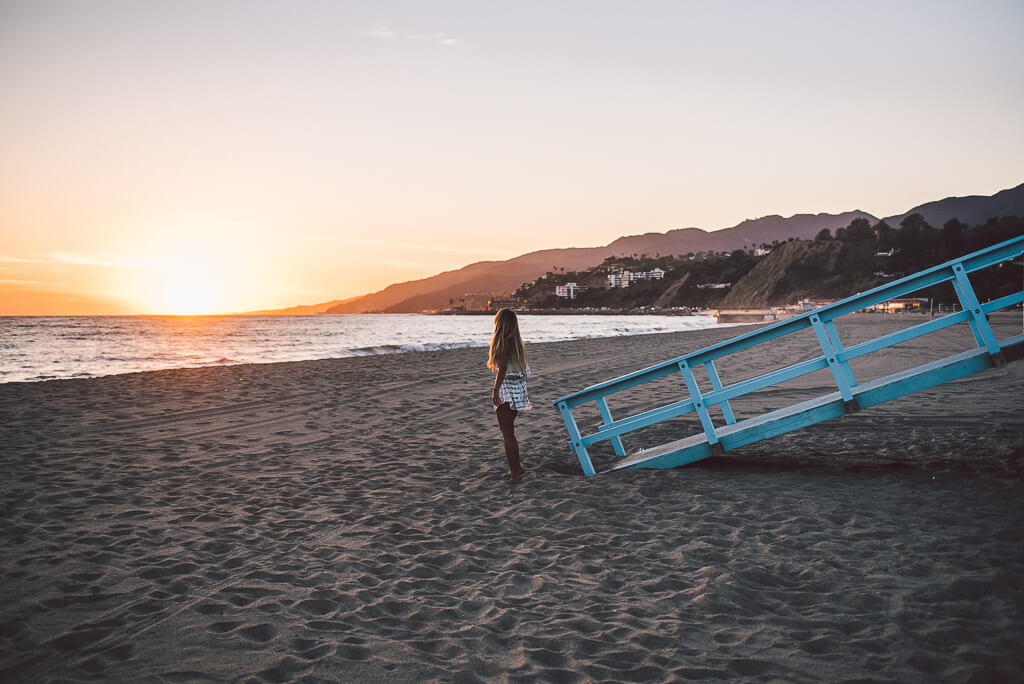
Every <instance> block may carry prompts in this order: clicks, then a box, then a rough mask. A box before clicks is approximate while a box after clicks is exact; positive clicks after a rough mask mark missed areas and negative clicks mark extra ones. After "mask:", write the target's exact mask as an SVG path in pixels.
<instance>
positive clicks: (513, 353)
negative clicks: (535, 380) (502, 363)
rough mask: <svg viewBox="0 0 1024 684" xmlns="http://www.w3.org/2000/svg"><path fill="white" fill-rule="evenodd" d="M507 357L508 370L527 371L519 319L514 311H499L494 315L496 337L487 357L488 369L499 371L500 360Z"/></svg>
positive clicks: (493, 338)
mask: <svg viewBox="0 0 1024 684" xmlns="http://www.w3.org/2000/svg"><path fill="white" fill-rule="evenodd" d="M502 356H504V357H505V359H506V362H507V367H508V370H511V371H524V370H526V347H525V346H524V345H523V338H522V336H521V335H520V334H519V319H518V318H516V312H515V311H513V310H512V309H499V310H498V313H496V314H495V315H494V337H492V338H491V351H490V353H489V354H488V356H487V367H488V368H490V369H491V370H492V371H494V372H497V371H498V359H500V358H501V357H502Z"/></svg>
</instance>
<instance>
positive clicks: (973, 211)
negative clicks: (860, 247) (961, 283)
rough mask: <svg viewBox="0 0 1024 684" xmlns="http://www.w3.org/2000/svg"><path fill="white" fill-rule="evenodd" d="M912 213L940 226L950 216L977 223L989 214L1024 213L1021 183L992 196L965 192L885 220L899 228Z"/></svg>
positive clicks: (1023, 189)
mask: <svg viewBox="0 0 1024 684" xmlns="http://www.w3.org/2000/svg"><path fill="white" fill-rule="evenodd" d="M911 214H920V215H921V216H923V217H924V220H925V221H927V222H928V224H929V225H931V226H933V227H935V228H941V227H942V226H944V225H945V223H946V221H948V220H950V219H953V218H955V219H960V220H961V221H963V222H964V223H966V224H967V225H968V226H976V225H978V224H981V223H984V222H985V221H987V220H988V219H990V218H998V217H1001V216H1024V183H1022V184H1021V185H1018V186H1017V187H1015V188H1010V189H1008V190H1002V191H1000V192H997V193H996V194H994V195H991V196H986V195H968V196H967V197H947V198H946V199H941V200H937V201H935V202H928V203H927V204H922V205H920V206H918V207H914V208H913V209H911V210H910V211H908V212H906V213H903V214H899V215H897V216H889V217H887V218H886V219H885V222H886V223H888V224H889V225H890V226H892V227H893V228H898V227H899V225H900V221H902V220H903V219H905V218H906V217H907V216H910V215H911Z"/></svg>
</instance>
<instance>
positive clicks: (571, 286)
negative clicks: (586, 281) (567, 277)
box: [555, 283, 587, 299]
mask: <svg viewBox="0 0 1024 684" xmlns="http://www.w3.org/2000/svg"><path fill="white" fill-rule="evenodd" d="M586 290H587V288H586V287H583V286H582V285H577V284H576V283H566V284H565V285H556V286H555V296H556V297H564V298H566V299H576V293H577V292H586Z"/></svg>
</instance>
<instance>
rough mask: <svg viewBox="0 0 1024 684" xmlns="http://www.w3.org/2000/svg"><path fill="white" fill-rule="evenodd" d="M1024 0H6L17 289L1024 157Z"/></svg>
mask: <svg viewBox="0 0 1024 684" xmlns="http://www.w3.org/2000/svg"><path fill="white" fill-rule="evenodd" d="M1022 26H1024V3H1022V2H1020V1H1019V0H1011V1H1006V2H994V1H993V2H988V1H984V0H982V1H978V0H969V1H968V0H965V1H963V2H936V1H919V2H899V1H894V2H873V1H867V2H856V3H851V2H824V1H822V0H817V1H814V2H797V1H794V2H772V1H770V0H764V1H759V2H726V1H722V2H711V1H707V2H696V1H694V2H689V1H686V0H677V1H674V2H673V1H643V0H633V1H623V2H597V1H579V2H553V1H549V2H524V1H517V2H408V3H398V2H387V1H385V0H381V1H372V2H346V1H344V0H336V1H328V0H322V1H319V2H313V1H303V0H291V1H284V0H281V1H279V2H266V1H259V0H237V1H217V0H202V1H200V0H195V1H186V0H180V1H176V2H140V1H138V0H124V1H121V2H104V1H99V0H97V1H86V0H82V1H78V2H70V1H65V2H55V1H48V0H24V1H22V2H11V1H8V0H0V314H3V313H112V312H124V313H161V312H167V313H175V312H177V313H183V312H208V311H242V310H251V309H262V308H275V307H285V306H290V305H294V304H302V303H306V304H309V303H315V302H321V301H326V300H330V299H335V298H344V297H350V296H354V295H358V294H363V293H366V292H371V291H374V290H377V289H380V288H382V287H384V286H386V285H388V284H389V283H392V282H397V281H403V280H409V279H413V278H420V277H425V276H429V275H433V274H434V273H437V272H439V271H442V270H448V269H453V268H459V267H461V266H464V265H466V264H468V263H471V262H474V261H479V260H483V259H505V258H509V257H512V256H516V255H518V254H522V253H525V252H528V251H533V250H537V249H546V248H553V247H572V246H578V247H583V246H595V245H603V244H607V243H608V242H610V241H612V240H614V239H615V238H617V237H620V236H622V235H630V234H638V233H644V232H650V231H657V232H664V231H667V230H671V229H673V228H682V227H688V226H697V227H701V228H705V229H707V230H714V229H719V228H725V227H728V226H732V225H735V224H736V223H738V222H740V221H741V220H743V219H746V218H756V217H759V216H764V215H767V214H781V215H784V216H789V215H792V214H794V213H804V212H815V213H816V212H830V213H838V212H842V211H849V210H854V209H861V210H864V211H867V212H870V213H872V214H875V215H876V216H885V215H890V214H896V213H900V212H903V211H905V210H907V209H909V208H911V207H913V206H914V205H916V204H920V203H922V202H926V201H931V200H934V199H941V198H943V197H947V196H951V195H968V194H985V195H988V194H992V193H995V192H997V191H999V190H1002V189H1005V188H1008V187H1012V186H1015V185H1018V184H1020V183H1021V182H1024V126H1022V124H1021V122H1022V121H1024V50H1022V49H1021V47H1020V40H1019V38H1020V29H1021V27H1022Z"/></svg>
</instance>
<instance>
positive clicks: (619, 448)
mask: <svg viewBox="0 0 1024 684" xmlns="http://www.w3.org/2000/svg"><path fill="white" fill-rule="evenodd" d="M595 401H596V402H597V410H598V411H600V412H601V420H603V421H604V424H605V425H607V424H608V423H611V422H612V412H611V410H610V409H609V408H608V402H607V401H606V400H605V398H604V397H598V398H597V399H596V400H595ZM610 441H611V443H612V448H613V449H615V453H616V455H618V456H625V455H626V447H625V446H623V444H622V438H621V437H619V436H618V435H615V436H614V437H612V438H611V440H610Z"/></svg>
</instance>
